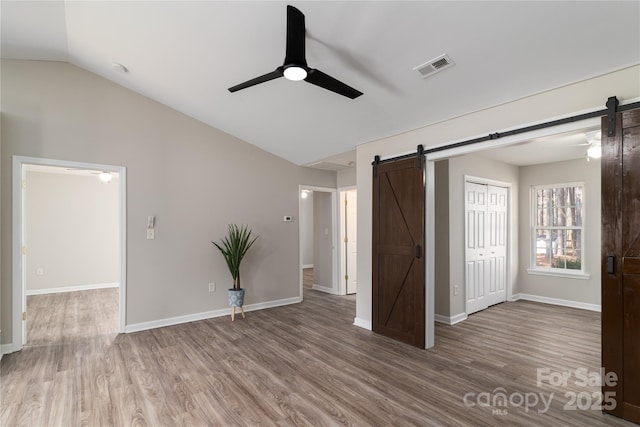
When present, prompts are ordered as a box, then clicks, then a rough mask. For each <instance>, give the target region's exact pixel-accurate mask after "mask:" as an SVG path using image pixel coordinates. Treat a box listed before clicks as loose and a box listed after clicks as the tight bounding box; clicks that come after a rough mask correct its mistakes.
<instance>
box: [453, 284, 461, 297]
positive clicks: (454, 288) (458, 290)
mask: <svg viewBox="0 0 640 427" xmlns="http://www.w3.org/2000/svg"><path fill="white" fill-rule="evenodd" d="M459 293H460V288H459V287H458V285H456V286H454V287H453V295H454V296H457V295H458V294H459Z"/></svg>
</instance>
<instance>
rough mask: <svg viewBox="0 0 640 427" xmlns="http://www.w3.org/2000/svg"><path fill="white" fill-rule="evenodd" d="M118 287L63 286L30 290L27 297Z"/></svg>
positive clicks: (108, 284) (115, 284) (105, 284)
mask: <svg viewBox="0 0 640 427" xmlns="http://www.w3.org/2000/svg"><path fill="white" fill-rule="evenodd" d="M119 286H120V283H96V284H91V285H76V286H63V287H59V288H47V289H30V290H27V296H29V295H44V294H59V293H61V292H76V291H89V290H92V289H105V288H117V287H119Z"/></svg>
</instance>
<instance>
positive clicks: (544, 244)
mask: <svg viewBox="0 0 640 427" xmlns="http://www.w3.org/2000/svg"><path fill="white" fill-rule="evenodd" d="M552 259H553V237H552V233H551V230H544V229H538V230H537V231H536V266H537V267H551V260H552Z"/></svg>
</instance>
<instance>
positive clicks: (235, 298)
mask: <svg viewBox="0 0 640 427" xmlns="http://www.w3.org/2000/svg"><path fill="white" fill-rule="evenodd" d="M257 238H258V236H255V237H253V236H252V231H251V229H250V228H248V227H247V226H246V225H240V226H238V225H236V224H229V228H228V231H227V235H226V236H224V237H223V238H222V239H221V241H220V243H219V244H218V243H216V242H211V243H213V244H214V245H215V247H216V248H218V249H219V250H220V252H221V253H222V256H223V257H224V260H225V261H226V263H227V267H228V268H229V273H231V278H232V279H233V288H230V289H229V305H230V306H231V308H232V311H231V321H233V320H235V315H236V307H240V310H241V311H242V318H243V319H244V308H242V306H243V305H244V289H242V288H241V287H240V263H241V262H242V259H243V258H244V256H245V255H246V253H247V251H248V250H249V248H250V247H251V246H252V245H253V244H254V243H255V241H256V239H257Z"/></svg>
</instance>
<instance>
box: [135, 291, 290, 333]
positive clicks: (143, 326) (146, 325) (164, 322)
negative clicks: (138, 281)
mask: <svg viewBox="0 0 640 427" xmlns="http://www.w3.org/2000/svg"><path fill="white" fill-rule="evenodd" d="M299 302H302V298H301V297H294V298H286V299H281V300H275V301H267V302H260V303H257V304H249V305H245V306H244V307H243V308H244V311H255V310H263V309H265V308H273V307H280V306H283V305H290V304H297V303H299ZM236 313H237V310H236ZM230 315H231V308H230V307H229V308H223V309H220V310H212V311H205V312H202V313H193V314H187V315H184V316H177V317H170V318H167V319H159V320H152V321H150V322H142V323H133V324H131V325H127V326H126V327H125V329H124V331H125V332H126V333H130V332H138V331H146V330H147V329H155V328H163V327H165V326H173V325H179V324H181V323H188V322H195V321H197V320H205V319H211V318H214V317H222V316H230Z"/></svg>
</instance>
